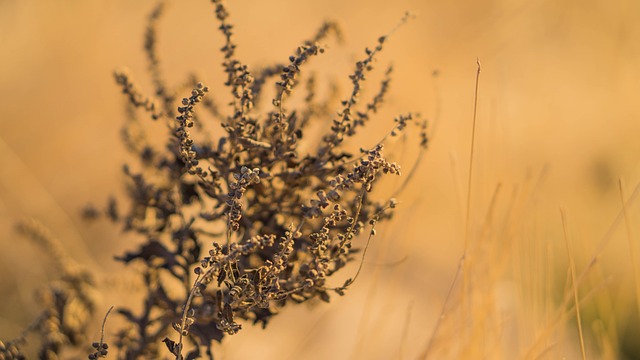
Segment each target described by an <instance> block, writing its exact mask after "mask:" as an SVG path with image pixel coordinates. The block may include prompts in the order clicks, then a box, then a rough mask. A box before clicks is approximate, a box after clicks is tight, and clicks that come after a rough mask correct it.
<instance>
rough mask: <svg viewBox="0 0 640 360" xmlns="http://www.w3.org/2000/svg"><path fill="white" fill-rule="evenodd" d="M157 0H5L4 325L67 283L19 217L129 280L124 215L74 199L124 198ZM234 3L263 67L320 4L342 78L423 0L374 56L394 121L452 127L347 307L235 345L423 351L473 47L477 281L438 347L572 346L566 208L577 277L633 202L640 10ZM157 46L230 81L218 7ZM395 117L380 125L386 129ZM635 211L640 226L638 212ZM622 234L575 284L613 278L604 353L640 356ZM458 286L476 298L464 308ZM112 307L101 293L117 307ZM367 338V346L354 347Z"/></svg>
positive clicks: (457, 251)
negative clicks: (18, 227) (563, 310)
mask: <svg viewBox="0 0 640 360" xmlns="http://www.w3.org/2000/svg"><path fill="white" fill-rule="evenodd" d="M152 4H153V2H152V1H139V2H130V1H122V0H111V1H106V0H96V1H92V2H84V1H66V2H64V3H60V2H51V1H44V0H41V1H35V0H33V1H29V0H25V1H18V0H5V1H2V2H0V44H1V45H2V46H0V109H1V110H2V117H1V118H0V137H1V141H0V164H2V166H1V167H0V245H1V246H2V250H3V251H2V253H1V254H0V259H1V261H0V270H1V271H2V277H1V280H0V289H1V290H2V291H1V292H2V293H4V294H10V295H6V296H4V297H2V299H0V308H2V309H3V311H2V314H0V324H1V326H0V338H10V337H12V336H14V335H16V334H17V331H18V329H19V328H20V327H21V326H23V325H24V324H26V323H28V321H29V320H30V315H31V314H34V313H35V309H36V307H35V306H36V305H35V303H34V302H33V300H32V296H31V294H32V292H33V290H34V289H35V288H37V287H39V286H42V285H43V284H44V283H45V281H46V279H49V278H51V277H52V276H53V275H52V274H48V272H47V266H48V265H47V260H46V256H45V254H42V253H40V252H38V251H39V250H38V249H37V248H35V247H34V246H33V245H32V244H30V243H27V242H26V241H25V240H24V239H23V238H20V237H18V236H17V235H16V234H15V232H13V231H12V226H13V224H14V223H15V221H17V220H18V219H20V218H22V217H23V216H34V217H36V218H38V219H40V220H41V221H43V222H45V223H46V224H48V225H49V226H50V227H51V229H52V231H53V232H54V233H55V234H56V235H57V236H58V237H59V238H60V239H63V240H64V241H66V244H67V245H68V248H69V251H70V253H71V254H72V256H74V258H76V259H77V260H79V261H80V262H83V263H85V264H87V265H90V266H92V267H94V269H95V271H96V272H98V273H101V272H104V271H106V270H108V271H114V272H116V273H122V274H126V273H125V272H123V271H122V267H121V266H120V265H118V264H114V262H113V261H112V260H111V256H112V255H113V254H114V253H116V252H118V251H122V249H126V248H130V247H131V246H132V245H131V244H132V242H133V241H135V239H123V238H122V236H121V235H120V234H118V231H117V229H112V228H111V227H110V226H109V224H104V223H102V224H93V225H87V224H84V223H83V222H82V221H80V219H79V210H80V209H81V208H82V207H83V206H84V205H85V204H86V203H87V202H94V203H97V204H102V203H104V201H105V199H106V198H107V196H108V195H109V194H111V193H118V192H119V191H121V180H122V179H121V177H120V174H119V169H120V166H121V164H122V163H123V159H124V151H123V148H122V146H121V145H120V142H119V127H120V125H121V123H122V121H123V103H124V102H123V99H122V97H121V94H120V93H119V91H118V90H117V89H116V87H115V85H114V84H113V80H112V76H111V74H112V71H113V69H114V68H116V67H118V66H121V65H126V66H128V67H130V68H131V69H132V70H133V72H134V74H136V78H137V79H139V80H140V81H141V82H142V84H143V85H145V86H147V87H148V85H149V83H148V82H145V81H148V80H147V79H146V77H145V69H146V64H145V59H144V55H143V53H142V46H141V44H142V36H143V31H144V19H145V18H146V14H147V11H149V9H150V8H151V6H152ZM230 8H231V10H232V11H233V12H232V21H233V22H234V24H236V29H237V40H238V43H239V44H240V48H239V50H238V53H239V56H241V57H242V58H243V59H245V61H246V62H247V63H249V64H256V65H260V64H268V63H270V62H273V61H277V60H281V59H285V58H286V57H287V56H288V55H289V52H290V51H291V50H292V49H294V48H295V46H297V44H298V42H299V41H300V40H302V39H303V38H305V37H306V36H307V34H311V33H313V31H314V30H315V29H316V28H317V26H319V24H320V23H321V21H322V20H323V19H326V18H331V19H337V20H340V21H341V22H342V24H343V26H344V31H345V34H346V36H347V42H346V44H345V45H344V46H342V47H340V46H338V45H336V44H330V49H329V51H328V52H327V54H325V55H324V56H323V57H321V58H319V59H318V61H317V62H316V63H315V64H314V68H316V69H319V70H320V69H321V71H322V72H321V74H328V75H327V77H326V78H322V79H321V85H322V83H323V82H324V83H325V85H326V83H328V81H329V80H330V79H331V78H337V79H340V80H341V81H342V84H343V85H344V86H345V87H346V86H347V79H346V75H345V74H348V73H349V71H350V70H351V68H352V66H353V65H352V63H353V59H355V56H356V54H358V55H359V54H360V53H361V51H362V48H363V47H364V46H366V45H369V44H371V43H372V42H373V41H375V39H376V38H377V36H378V35H379V34H381V33H384V32H385V31H386V30H387V29H389V28H391V27H392V26H393V25H394V24H395V23H396V21H397V20H398V19H399V18H400V17H401V16H402V14H403V13H404V11H406V10H411V11H413V12H415V13H416V14H417V15H418V17H417V19H416V20H414V21H413V22H412V23H411V24H409V26H407V27H405V28H403V29H402V30H401V31H399V32H398V33H397V35H396V36H394V38H393V39H392V40H391V41H390V42H389V44H388V47H387V48H386V49H385V52H384V54H383V56H382V57H381V60H380V62H379V68H378V71H379V73H381V72H382V68H383V67H384V66H385V65H386V64H387V63H388V62H391V61H392V62H393V63H394V65H395V69H396V71H395V73H394V74H395V76H394V80H393V82H392V90H391V94H390V95H391V97H390V101H389V102H390V104H389V105H388V106H387V107H386V108H385V110H384V111H383V112H382V114H381V117H380V119H388V120H389V121H390V120H391V118H392V117H393V116H394V114H395V113H396V112H400V111H407V110H417V111H421V112H423V113H424V114H425V115H427V116H428V117H429V118H432V119H433V118H435V117H436V115H437V123H436V125H435V127H436V132H435V134H434V138H433V141H432V145H431V149H430V150H429V153H428V155H427V158H426V160H425V162H424V163H423V164H422V165H421V168H420V169H421V170H420V174H418V176H417V177H416V179H415V181H414V182H413V184H411V185H410V186H409V188H408V190H407V191H406V192H405V194H404V196H403V197H402V198H401V199H400V200H401V201H402V207H403V208H402V209H401V212H400V213H399V214H398V215H400V216H398V217H397V218H396V221H395V223H394V224H391V225H390V226H388V227H387V228H385V229H380V231H379V233H380V234H382V236H381V237H380V239H384V240H378V242H376V243H374V244H373V246H372V249H371V251H372V252H371V254H372V255H371V256H370V257H368V259H367V263H366V264H365V275H367V277H363V279H362V281H361V282H360V283H359V284H358V286H356V287H354V290H353V291H352V293H350V294H348V296H347V297H345V298H340V299H337V300H336V301H335V303H334V304H330V305H320V306H318V307H315V308H314V309H313V311H308V310H307V307H306V306H300V307H298V308H295V309H288V310H286V311H285V314H282V316H281V317H278V318H277V319H275V320H274V323H273V324H271V326H270V327H271V329H268V331H264V332H263V331H262V330H260V329H253V328H247V329H245V330H243V331H242V332H241V333H240V334H239V335H238V336H234V337H233V338H231V339H229V341H226V340H225V344H224V346H223V349H222V351H223V358H231V359H233V358H244V357H247V356H250V355H251V351H255V350H252V349H260V351H264V358H275V357H279V356H283V354H285V355H286V356H290V358H295V357H296V356H297V355H299V353H298V352H301V353H302V354H305V358H311V357H313V358H318V359H320V358H328V357H332V358H339V359H348V358H379V359H387V358H393V357H399V356H400V355H399V354H401V353H402V354H404V356H406V357H407V358H414V357H415V356H417V355H419V354H420V353H421V352H422V351H423V350H424V346H425V345H426V343H427V341H428V339H429V337H430V336H431V331H432V329H433V327H434V324H435V322H436V319H437V317H438V314H439V312H440V309H441V306H442V304H443V302H444V298H445V295H446V292H447V289H448V287H449V284H450V282H451V280H452V279H453V276H454V273H455V271H456V267H457V264H458V261H459V258H460V255H461V254H462V247H463V243H464V233H465V230H464V225H465V224H464V213H465V207H466V204H465V200H464V199H466V178H467V171H468V161H469V145H470V137H471V115H472V108H473V82H474V75H475V70H476V69H475V60H476V57H478V58H480V60H481V62H482V65H483V72H482V75H481V76H482V77H481V83H480V94H479V99H478V100H479V108H478V127H477V132H476V141H477V142H476V153H475V161H476V163H475V164H474V167H475V169H474V177H473V179H472V196H471V222H470V226H471V233H472V241H471V244H470V245H471V250H472V251H470V257H469V259H468V261H469V264H468V266H469V269H470V270H469V273H468V274H466V276H468V279H469V280H470V281H469V283H470V284H471V287H470V288H466V289H460V288H459V287H456V290H455V291H454V295H453V299H454V300H453V301H452V303H451V304H450V306H451V308H450V309H449V310H447V314H448V316H447V318H446V319H447V321H445V322H444V323H443V327H442V329H441V331H442V333H441V336H440V337H439V338H438V339H439V343H438V344H439V345H438V346H439V347H436V348H434V350H436V351H444V350H445V348H447V347H449V352H448V353H447V352H441V353H439V354H441V355H440V356H442V357H445V358H446V357H465V358H469V357H468V356H471V355H482V356H484V357H488V358H514V357H518V356H523V355H524V354H525V353H526V351H527V349H529V348H530V347H531V346H532V344H533V343H534V341H535V339H536V338H538V337H539V336H540V334H541V333H544V332H545V331H550V337H551V338H552V339H553V340H549V341H548V342H545V344H544V346H541V348H545V347H546V346H548V345H550V344H553V343H555V344H556V345H551V347H550V348H549V349H548V352H546V353H545V354H544V356H543V358H545V357H547V358H558V357H559V356H566V357H567V358H576V357H578V356H579V350H578V348H577V328H576V325H575V317H574V316H572V315H571V314H570V313H567V315H566V316H563V317H562V320H561V325H562V326H560V327H558V328H553V329H552V328H551V327H550V326H549V321H550V319H551V318H552V314H553V313H554V312H555V311H556V310H557V308H558V306H559V304H560V303H561V301H562V292H563V291H565V290H566V289H568V288H570V286H571V285H570V284H571V283H570V281H569V282H567V280H566V278H567V269H568V267H567V263H566V254H565V252H566V250H564V240H563V236H562V225H561V222H560V214H559V210H558V209H559V207H560V206H563V207H564V208H565V209H566V211H567V216H568V219H569V234H570V237H571V243H572V244H573V248H574V254H573V258H574V259H575V262H576V270H577V272H578V273H580V271H582V270H584V269H585V268H586V267H587V266H588V261H589V259H590V258H591V256H592V255H594V254H596V253H599V250H598V248H597V246H598V243H599V242H600V241H601V239H602V237H603V236H604V235H603V234H605V232H606V231H607V229H608V227H609V226H610V225H611V223H612V222H613V220H614V218H615V216H616V215H617V214H618V212H619V211H620V210H621V205H620V200H619V194H618V190H617V179H618V178H622V179H624V181H625V184H626V185H625V186H626V187H625V193H626V194H631V193H632V191H633V187H634V186H636V184H638V182H639V181H640V166H639V165H640V162H639V161H638V160H639V158H638V155H637V154H640V142H638V141H637V139H636V137H637V134H638V133H639V130H640V121H639V120H640V109H639V108H638V107H637V106H636V104H637V98H638V94H639V90H640V41H639V40H640V3H638V2H636V1H612V2H604V1H563V2H556V1H550V0H547V1H509V0H503V1H498V0H496V1H483V2H469V1H451V2H442V1H417V0H416V1H408V0H399V1H393V2H391V1H380V0H375V1H366V2H365V1H351V2H342V1H337V0H328V1H323V2H311V1H308V2H299V1H289V0H287V1H285V0H279V1H269V2H258V1H247V0H244V1H237V2H233V4H230ZM159 39H160V45H159V46H160V54H161V55H162V61H163V62H162V66H163V68H164V69H165V70H166V71H167V78H168V79H169V80H170V81H171V82H173V83H179V82H181V81H182V79H184V77H185V76H186V75H187V74H188V73H189V71H191V70H194V69H195V70H197V71H198V74H199V76H200V78H201V79H202V80H204V81H205V82H206V83H207V84H211V85H214V86H213V87H214V89H215V88H216V86H220V84H221V83H222V81H223V80H222V72H221V66H220V65H219V63H220V58H219V56H218V53H217V48H218V47H219V46H220V44H221V43H222V40H221V39H220V37H219V36H218V34H217V33H216V31H215V22H214V21H213V14H212V8H211V6H210V4H209V3H208V2H207V1H195V0H185V1H181V2H173V3H172V4H171V6H170V9H169V11H168V12H167V16H166V18H164V19H163V20H162V21H161V24H160V29H159ZM434 70H438V73H439V75H438V76H437V77H435V78H434V77H433V75H432V73H433V71H434ZM372 87H373V86H372ZM214 94H215V93H214ZM379 124H381V125H380V127H379V128H377V129H374V132H376V131H378V132H382V131H384V130H385V129H386V127H385V126H384V125H382V124H383V122H380V123H379ZM367 136H369V135H365V136H363V139H366V138H367ZM400 148H401V145H398V149H400ZM409 153H410V152H409ZM410 161H411V158H410V156H408V158H407V160H406V161H404V162H403V164H405V166H408V164H410ZM543 169H547V170H546V173H545V174H546V175H545V176H544V177H543V180H542V181H538V178H539V177H540V174H541V173H542V172H543ZM498 183H499V184H500V190H499V191H498V195H495V196H496V200H495V205H494V210H493V212H492V214H493V215H492V216H491V217H488V215H487V214H488V213H489V208H490V203H491V201H492V197H493V196H494V191H495V189H496V186H497V184H498ZM628 206H629V207H628V211H629V216H630V219H631V220H632V221H631V225H632V227H633V228H635V229H636V231H635V234H640V232H638V231H637V227H638V224H640V222H638V215H639V214H638V210H639V205H638V204H637V201H632V202H631V203H630V204H629V205H628ZM632 241H636V242H637V241H639V239H638V238H637V235H635V238H632ZM628 249H629V244H628V240H627V235H626V231H625V229H624V226H622V227H620V228H617V229H616V230H615V231H614V232H613V233H612V236H611V238H610V240H609V241H608V242H607V244H606V246H605V247H604V248H603V250H602V251H601V252H600V253H599V257H598V259H599V261H598V262H597V264H596V265H595V266H594V267H593V268H592V269H591V270H590V273H589V277H588V278H587V280H586V282H584V283H582V284H581V287H580V288H579V293H580V295H581V296H585V295H587V294H588V293H589V292H590V291H591V290H592V289H599V290H597V291H596V292H595V293H594V295H593V296H592V297H591V298H588V299H587V300H585V302H584V304H581V310H582V314H583V319H582V320H583V327H584V328H585V332H586V338H585V340H586V342H587V346H586V347H587V353H588V355H589V357H590V358H594V357H598V355H597V354H605V355H602V356H603V357H606V356H607V355H606V351H607V350H606V348H607V346H609V347H611V348H612V350H608V351H610V353H609V355H608V356H612V357H618V358H623V357H624V352H625V351H628V352H629V354H627V355H628V357H629V358H633V357H634V356H638V354H640V350H638V347H637V344H636V343H635V341H634V339H637V335H638V333H639V331H640V326H639V324H640V321H639V320H638V314H637V311H636V310H635V308H636V302H637V301H638V300H637V299H636V298H635V295H634V293H635V288H634V284H633V278H632V266H631V260H630V257H629V250H628ZM405 258H406V260H404V261H402V262H400V263H398V264H396V265H393V266H391V265H389V266H387V265H384V264H387V263H394V262H397V261H398V260H401V259H405ZM376 264H377V265H376ZM123 276H124V275H123ZM345 276H346V274H345ZM604 279H609V280H608V281H607V282H606V284H605V285H604V286H603V285H602V281H604ZM567 286H568V288H567ZM461 294H466V295H462V296H463V297H464V296H467V297H468V299H469V301H470V303H469V304H470V305H469V306H470V308H468V309H463V308H460V307H458V306H456V305H455V304H456V300H455V299H459V298H460V296H461ZM115 301H116V299H114V298H112V297H110V296H109V295H105V299H104V307H105V309H106V308H108V305H109V304H111V303H115ZM409 304H412V305H411V307H410V309H411V310H410V314H411V315H410V316H409V321H408V323H407V313H408V312H409V306H410V305H409ZM365 310H366V313H363V311H365ZM465 314H466V316H465ZM363 317H364V318H365V320H362V318H363ZM300 319H304V321H300ZM361 324H362V325H361ZM405 328H406V331H405V330H404V329H405ZM96 333H97V331H96ZM300 334H309V335H308V337H307V338H305V337H304V336H300ZM403 334H406V336H405V335H403ZM480 335H481V336H480ZM458 336H462V337H461V338H458ZM458 339H463V341H458ZM358 344H365V346H361V347H360V348H361V349H362V350H358V351H357V352H355V355H354V356H353V357H352V354H353V353H354V348H356V347H357V346H360V345H358ZM607 344H609V345H607ZM401 347H404V349H405V350H404V351H402V352H400V348H401ZM619 347H620V349H619ZM632 351H633V352H632ZM534 353H535V352H534ZM434 354H437V353H434ZM633 354H635V355H633ZM440 356H437V358H439V357H440Z"/></svg>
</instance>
